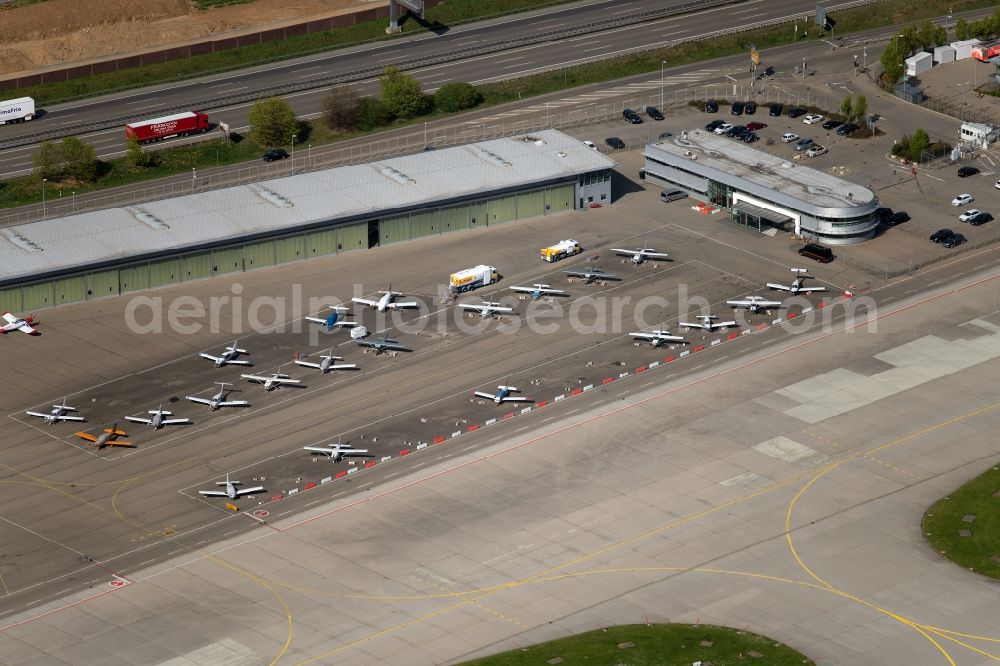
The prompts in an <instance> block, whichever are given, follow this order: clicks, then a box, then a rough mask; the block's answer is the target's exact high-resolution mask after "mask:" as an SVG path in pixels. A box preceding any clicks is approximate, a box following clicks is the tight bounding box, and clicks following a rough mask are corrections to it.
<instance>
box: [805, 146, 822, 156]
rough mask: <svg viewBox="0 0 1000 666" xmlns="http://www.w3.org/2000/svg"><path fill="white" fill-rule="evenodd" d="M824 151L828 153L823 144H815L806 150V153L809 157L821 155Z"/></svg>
mask: <svg viewBox="0 0 1000 666" xmlns="http://www.w3.org/2000/svg"><path fill="white" fill-rule="evenodd" d="M824 153H826V148H824V147H823V146H813V147H812V148H810V149H809V150H807V151H806V155H808V156H809V157H819V156H820V155H823V154H824Z"/></svg>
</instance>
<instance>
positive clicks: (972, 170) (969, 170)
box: [958, 166, 979, 178]
mask: <svg viewBox="0 0 1000 666" xmlns="http://www.w3.org/2000/svg"><path fill="white" fill-rule="evenodd" d="M977 173H979V169H977V168H976V167H968V166H966V167H962V168H961V169H959V170H958V177H959V178H968V177H969V176H975V175H976V174H977Z"/></svg>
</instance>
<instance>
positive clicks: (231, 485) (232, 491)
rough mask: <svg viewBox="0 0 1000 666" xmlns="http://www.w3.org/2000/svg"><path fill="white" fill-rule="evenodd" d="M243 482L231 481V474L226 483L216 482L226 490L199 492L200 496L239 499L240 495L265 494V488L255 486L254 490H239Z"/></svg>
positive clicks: (227, 476)
mask: <svg viewBox="0 0 1000 666" xmlns="http://www.w3.org/2000/svg"><path fill="white" fill-rule="evenodd" d="M242 483H243V482H242V481H231V480H230V479H229V474H226V480H225V481H216V482H215V485H217V486H225V490H199V491H198V494H199V495H204V496H206V497H228V498H229V499H233V500H234V499H237V498H239V497H240V495H249V494H250V493H259V492H263V490H264V486H254V487H252V488H237V487H236V486H238V485H240V484H242Z"/></svg>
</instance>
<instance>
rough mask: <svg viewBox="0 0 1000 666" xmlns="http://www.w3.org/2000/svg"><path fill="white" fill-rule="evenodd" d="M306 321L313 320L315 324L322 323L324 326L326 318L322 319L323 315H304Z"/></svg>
mask: <svg viewBox="0 0 1000 666" xmlns="http://www.w3.org/2000/svg"><path fill="white" fill-rule="evenodd" d="M306 321H314V322H316V323H317V324H323V325H324V326H326V319H324V318H323V317H306Z"/></svg>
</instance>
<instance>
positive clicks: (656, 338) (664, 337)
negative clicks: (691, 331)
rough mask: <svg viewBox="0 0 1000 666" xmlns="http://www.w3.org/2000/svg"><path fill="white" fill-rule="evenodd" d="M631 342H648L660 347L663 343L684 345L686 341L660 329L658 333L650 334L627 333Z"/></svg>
mask: <svg viewBox="0 0 1000 666" xmlns="http://www.w3.org/2000/svg"><path fill="white" fill-rule="evenodd" d="M629 335H631V336H632V339H633V340H642V341H644V342H648V343H649V344H651V345H653V346H654V347H662V346H663V345H664V343H667V342H679V343H682V344H683V343H686V342H687V340H685V339H684V338H682V337H681V336H679V335H671V333H670V331H668V330H666V329H661V330H658V331H652V332H650V333H629Z"/></svg>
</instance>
